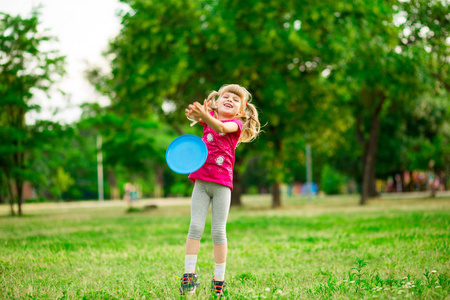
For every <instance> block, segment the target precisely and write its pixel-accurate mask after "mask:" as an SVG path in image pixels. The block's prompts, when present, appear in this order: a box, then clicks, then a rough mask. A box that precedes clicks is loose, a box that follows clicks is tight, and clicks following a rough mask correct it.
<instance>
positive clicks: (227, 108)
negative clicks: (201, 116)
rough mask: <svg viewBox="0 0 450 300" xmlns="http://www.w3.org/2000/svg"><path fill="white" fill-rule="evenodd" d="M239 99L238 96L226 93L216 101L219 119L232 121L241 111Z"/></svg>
mask: <svg viewBox="0 0 450 300" xmlns="http://www.w3.org/2000/svg"><path fill="white" fill-rule="evenodd" d="M241 105H242V104H241V98H239V97H238V95H236V94H233V93H230V92H226V93H224V94H223V95H222V96H221V97H220V98H219V100H217V112H218V114H219V118H223V119H232V118H234V117H236V116H237V115H238V113H239V112H240V110H241Z"/></svg>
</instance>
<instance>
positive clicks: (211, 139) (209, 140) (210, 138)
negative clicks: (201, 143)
mask: <svg viewBox="0 0 450 300" xmlns="http://www.w3.org/2000/svg"><path fill="white" fill-rule="evenodd" d="M213 139H214V136H213V135H212V134H211V133H208V135H207V136H206V140H207V141H208V142H212V141H213Z"/></svg>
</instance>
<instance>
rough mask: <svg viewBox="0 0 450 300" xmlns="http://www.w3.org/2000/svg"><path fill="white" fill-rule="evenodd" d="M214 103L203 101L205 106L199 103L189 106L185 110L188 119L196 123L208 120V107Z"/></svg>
mask: <svg viewBox="0 0 450 300" xmlns="http://www.w3.org/2000/svg"><path fill="white" fill-rule="evenodd" d="M211 103H212V101H211V100H210V101H207V100H206V99H205V101H203V105H201V104H200V103H198V102H194V103H193V104H189V106H188V108H186V109H185V112H186V117H187V118H188V119H191V120H194V121H196V122H199V121H201V119H202V118H205V117H206V118H207V117H208V115H209V110H208V107H209V106H210V105H211Z"/></svg>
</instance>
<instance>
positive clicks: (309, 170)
mask: <svg viewBox="0 0 450 300" xmlns="http://www.w3.org/2000/svg"><path fill="white" fill-rule="evenodd" d="M305 150H306V151H305V152H306V193H307V195H308V202H311V195H312V161H311V145H310V144H307V145H306V149H305Z"/></svg>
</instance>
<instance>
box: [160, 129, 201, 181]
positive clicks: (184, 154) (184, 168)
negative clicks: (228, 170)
mask: <svg viewBox="0 0 450 300" xmlns="http://www.w3.org/2000/svg"><path fill="white" fill-rule="evenodd" d="M207 156H208V149H207V148H206V144H205V142H203V141H202V139H201V138H199V137H198V136H196V135H192V134H185V135H182V136H179V137H177V138H176V139H174V140H173V141H172V143H170V145H169V147H167V151H166V161H167V165H168V166H169V168H170V169H171V170H172V171H174V172H175V173H178V174H189V173H192V172H195V171H197V170H198V169H200V168H201V167H202V166H203V164H204V163H205V161H206V157H207Z"/></svg>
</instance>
